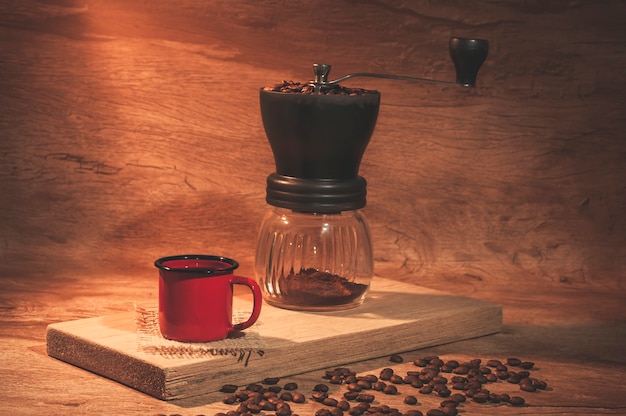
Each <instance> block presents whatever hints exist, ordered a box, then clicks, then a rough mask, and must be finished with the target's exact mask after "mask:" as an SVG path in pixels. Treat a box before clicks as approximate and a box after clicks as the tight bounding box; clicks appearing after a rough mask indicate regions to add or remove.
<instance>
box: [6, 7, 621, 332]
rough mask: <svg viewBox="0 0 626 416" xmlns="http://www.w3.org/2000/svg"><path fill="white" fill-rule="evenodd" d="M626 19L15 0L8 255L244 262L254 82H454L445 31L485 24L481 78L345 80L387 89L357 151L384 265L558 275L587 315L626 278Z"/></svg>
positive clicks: (448, 279) (247, 267)
mask: <svg viewBox="0 0 626 416" xmlns="http://www.w3.org/2000/svg"><path fill="white" fill-rule="evenodd" d="M625 17H626V3H625V2H623V1H618V0H604V1H595V0H594V1H592V0H580V1H566V0H551V1H539V0H477V1H473V2H471V4H470V3H467V2H464V1H461V0H442V1H429V0H412V1H408V0H370V1H352V0H343V1H335V0H320V1H315V2H313V1H303V0H288V1H285V0H268V1H263V2H258V1H251V0H211V1H209V0H202V1H200V0H184V1H172V0H166V1H165V0H164V1H158V2H155V1H145V0H125V1H119V0H8V1H3V2H2V4H1V5H0V195H1V196H0V274H1V275H3V276H5V277H7V278H8V279H9V280H8V281H11V282H13V283H14V284H16V285H24V284H30V283H31V282H36V285H35V284H33V290H54V288H55V287H59V286H60V285H62V284H63V282H71V281H72V279H73V278H75V277H77V276H85V275H91V276H93V278H94V287H86V288H84V290H85V291H86V292H88V291H90V290H97V279H116V278H117V277H116V276H126V277H125V279H126V280H120V282H121V283H120V290H124V288H123V287H124V285H133V284H136V283H134V282H135V280H133V279H137V280H139V281H142V282H145V281H146V280H149V279H153V278H155V270H153V267H152V261H153V260H154V259H155V258H157V257H158V256H162V255H169V254H175V253H182V252H207V253H216V254H223V255H228V256H232V257H235V258H237V259H238V260H240V262H241V264H242V267H241V271H242V273H247V274H252V273H253V258H254V248H255V243H256V234H257V230H258V227H259V225H260V222H261V219H262V216H263V214H264V212H265V211H266V210H267V208H268V207H267V205H266V204H265V201H264V197H265V178H266V176H267V175H268V174H269V173H271V172H272V171H273V169H274V167H273V159H272V155H271V151H270V148H269V145H268V144H267V142H266V139H265V136H264V133H263V128H262V125H261V121H260V116H259V109H258V89H259V88H260V87H262V86H264V85H270V84H274V83H277V82H280V81H282V80H283V79H292V80H296V81H306V80H308V79H310V78H311V76H312V72H311V64H312V63H313V62H321V63H322V62H323V63H329V64H332V65H333V70H332V73H331V78H334V77H339V76H341V75H344V74H346V73H350V72H357V71H372V72H385V73H395V74H404V75H413V76H422V77H428V78H431V77H432V78H436V79H444V80H453V79H454V71H453V68H452V64H451V62H450V59H449V57H448V51H447V42H448V38H449V37H450V36H465V37H480V38H487V39H489V40H490V42H491V49H490V54H489V57H488V59H487V61H486V63H485V65H484V66H483V68H482V70H481V73H480V74H479V80H478V87H477V88H476V89H474V90H467V89H461V88H455V87H448V86H441V85H420V84H411V83H402V82H398V81H388V80H374V79H366V78H356V79H354V80H351V81H350V82H346V85H351V86H361V87H366V88H375V89H378V90H380V91H381V92H382V94H383V96H382V106H381V111H380V116H379V121H378V124H377V128H376V131H375V133H374V137H373V139H372V142H371V144H370V146H369V147H368V150H367V152H366V154H365V157H364V160H363V163H362V166H361V174H362V175H363V176H364V177H365V178H366V179H368V182H369V185H368V205H367V207H366V208H365V209H364V212H365V214H366V215H367V216H368V219H369V222H370V226H371V229H372V233H373V240H374V248H375V256H376V264H375V268H376V272H377V274H378V275H381V276H385V277H390V278H394V279H400V280H407V281H413V282H415V283H417V284H421V285H424V286H429V287H435V288H440V289H444V290H449V291H453V292H457V293H461V294H467V295H471V296H475V297H484V298H488V299H498V298H509V300H510V299H516V300H515V301H510V302H509V303H512V304H513V306H512V307H516V306H515V305H517V307H519V308H529V309H531V307H532V304H533V302H543V303H544V304H546V305H550V304H551V302H552V299H553V296H554V294H555V293H560V294H564V295H565V296H562V297H561V301H560V302H561V304H559V305H554V306H553V307H554V308H562V307H570V308H571V310H572V314H573V315H574V316H575V317H576V318H577V319H583V320H584V319H593V318H594V317H597V316H598V315H601V314H602V313H603V311H604V307H603V305H598V309H597V310H585V311H580V310H577V309H578V308H577V303H578V301H579V300H580V299H581V298H584V297H585V296H586V295H587V294H589V293H595V294H597V293H605V295H606V302H607V304H611V305H612V306H615V305H620V304H621V305H624V304H625V300H624V298H625V297H626V296H625V294H626V286H625V283H624V275H625V273H626V214H625V213H626V169H625V162H626V143H625V140H626V134H625V133H624V132H625V131H626V116H625V106H624V97H625V96H626V77H625V72H626V71H625V69H626V47H625V46H624V45H626V30H625V29H624V27H625V26H624V18H625ZM155 281H156V280H155ZM528 299H530V300H528ZM59 301H60V302H61V301H62V296H60V297H59ZM564 304H565V305H564ZM550 307H551V306H549V307H548V308H547V310H548V312H546V317H545V319H548V320H549V316H548V315H549V309H550ZM625 309H626V308H625ZM613 310H615V309H613ZM605 318H606V317H605ZM529 319H531V318H529ZM609 319H626V312H625V316H621V317H619V316H617V317H612V318H611V317H609Z"/></svg>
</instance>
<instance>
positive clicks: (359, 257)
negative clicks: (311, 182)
mask: <svg viewBox="0 0 626 416" xmlns="http://www.w3.org/2000/svg"><path fill="white" fill-rule="evenodd" d="M373 264H374V262H373V257H372V244H371V238H370V232H369V228H368V226H367V222H366V220H365V218H364V216H363V214H362V213H360V212H359V211H358V210H355V211H344V212H341V213H337V214H310V213H297V212H293V211H291V210H287V209H283V208H273V209H272V210H270V211H269V212H268V213H267V214H266V216H265V218H264V220H263V224H262V225H261V230H260V232H259V240H258V245H257V251H256V262H255V271H256V277H257V281H258V283H259V285H260V286H261V288H262V291H263V295H264V298H265V301H266V302H267V303H268V304H270V305H273V306H277V307H280V308H284V309H293V310H306V311H333V310H342V309H350V308H354V307H357V306H359V305H360V304H361V303H362V302H363V300H364V299H365V295H366V293H367V290H368V289H369V285H370V281H371V279H372V275H373V268H374V266H373Z"/></svg>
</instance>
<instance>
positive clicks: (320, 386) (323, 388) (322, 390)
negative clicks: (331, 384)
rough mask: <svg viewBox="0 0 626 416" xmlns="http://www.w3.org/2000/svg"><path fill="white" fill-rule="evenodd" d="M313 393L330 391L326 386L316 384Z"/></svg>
mask: <svg viewBox="0 0 626 416" xmlns="http://www.w3.org/2000/svg"><path fill="white" fill-rule="evenodd" d="M313 391H321V392H324V393H326V392H327V391H328V386H327V385H326V384H316V385H315V387H313Z"/></svg>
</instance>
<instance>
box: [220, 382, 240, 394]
mask: <svg viewBox="0 0 626 416" xmlns="http://www.w3.org/2000/svg"><path fill="white" fill-rule="evenodd" d="M237 388H238V387H237V386H235V385H234V384H224V385H223V386H222V388H221V389H220V391H221V392H222V393H234V392H236V391H237Z"/></svg>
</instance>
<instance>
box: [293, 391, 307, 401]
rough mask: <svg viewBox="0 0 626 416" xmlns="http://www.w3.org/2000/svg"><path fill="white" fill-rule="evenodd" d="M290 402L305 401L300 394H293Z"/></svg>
mask: <svg viewBox="0 0 626 416" xmlns="http://www.w3.org/2000/svg"><path fill="white" fill-rule="evenodd" d="M291 401H292V402H294V403H304V402H305V401H306V398H305V397H304V394H302V393H293V395H292V396H291Z"/></svg>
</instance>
